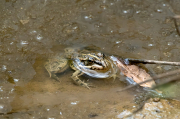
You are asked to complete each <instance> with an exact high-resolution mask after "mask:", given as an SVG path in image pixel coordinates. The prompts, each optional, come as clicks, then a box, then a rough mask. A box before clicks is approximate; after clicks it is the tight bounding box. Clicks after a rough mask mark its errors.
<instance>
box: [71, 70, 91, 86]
mask: <svg viewBox="0 0 180 119" xmlns="http://www.w3.org/2000/svg"><path fill="white" fill-rule="evenodd" d="M83 74H84V73H83V72H81V71H80V70H77V71H75V72H74V73H73V75H72V76H71V78H72V79H73V81H74V82H75V83H76V84H77V85H81V86H83V87H85V88H88V89H90V88H89V87H92V85H89V84H88V83H85V82H84V81H81V80H80V79H79V76H81V75H83Z"/></svg>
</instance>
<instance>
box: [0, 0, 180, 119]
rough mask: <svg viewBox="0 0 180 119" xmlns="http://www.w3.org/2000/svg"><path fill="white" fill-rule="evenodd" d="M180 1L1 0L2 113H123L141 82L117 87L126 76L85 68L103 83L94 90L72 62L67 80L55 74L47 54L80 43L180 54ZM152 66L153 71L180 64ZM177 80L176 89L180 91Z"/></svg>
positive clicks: (160, 55) (148, 54)
mask: <svg viewBox="0 0 180 119" xmlns="http://www.w3.org/2000/svg"><path fill="white" fill-rule="evenodd" d="M179 5H180V2H179V1H177V0H171V1H168V0H167V1H165V0H158V1H157V0H143V1H142V0H136V1H132V0H83V1H82V0H76V1H75V0H72V1H70V0H29V1H27V0H1V1H0V9H1V10H0V16H1V19H0V26H1V27H0V57H1V58H0V67H1V73H0V82H1V83H0V113H5V114H6V113H8V114H7V115H1V116H2V118H6V117H7V118H12V119H15V118H20V119H21V118H22V119H24V118H27V119H28V118H30V119H32V118H42V119H44V118H48V119H54V118H56V119H59V118H65V119H67V118H68V119H69V118H77V119H86V118H94V119H103V118H104V119H107V118H111V119H113V118H116V115H118V114H119V113H120V112H121V111H122V110H123V109H125V108H128V107H132V106H133V105H135V104H134V103H133V98H134V94H136V90H129V91H125V92H121V93H117V92H116V91H117V90H119V89H122V88H123V87H125V86H126V85H127V84H126V83H124V82H122V81H121V80H123V79H120V80H119V78H117V79H116V80H115V82H113V83H112V80H111V79H93V78H91V77H88V76H82V77H81V78H82V79H83V78H84V79H89V82H90V83H92V84H94V85H95V86H96V88H92V89H91V90H88V89H85V88H83V87H81V86H77V85H74V84H73V82H72V80H71V79H70V76H71V74H72V73H73V71H72V70H71V69H69V70H67V71H65V72H64V73H62V74H61V75H60V79H61V82H58V81H56V80H53V79H51V78H50V77H49V75H48V72H47V71H46V70H45V68H44V67H43V64H44V61H45V60H46V59H47V58H48V56H49V55H53V54H56V53H62V52H63V49H64V48H65V47H72V46H81V47H82V46H92V47H97V48H98V49H99V50H101V51H103V52H105V53H107V54H114V55H119V56H122V57H128V58H139V59H151V60H167V61H180V55H179V54H180V52H179V46H180V37H179V36H178V35H177V33H176V30H175V27H174V23H173V21H172V20H171V19H170V17H171V16H173V15H174V14H180V8H179ZM145 67H146V68H147V69H148V70H149V72H150V73H151V74H152V75H156V74H159V73H162V72H166V71H170V70H173V69H176V68H179V67H175V66H162V65H145ZM121 78H124V79H125V77H121ZM173 87H177V88H178V87H179V84H176V85H173ZM177 88H176V89H174V90H171V91H172V92H173V94H174V93H175V94H176V95H175V96H174V95H173V97H174V98H176V99H180V95H177ZM115 105H116V106H115ZM117 105H119V106H118V107H117ZM121 105H122V106H121Z"/></svg>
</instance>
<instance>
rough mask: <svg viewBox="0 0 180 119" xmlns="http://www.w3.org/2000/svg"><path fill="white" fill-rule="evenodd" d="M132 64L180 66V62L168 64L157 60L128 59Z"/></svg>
mask: <svg viewBox="0 0 180 119" xmlns="http://www.w3.org/2000/svg"><path fill="white" fill-rule="evenodd" d="M126 59H127V60H129V61H131V62H138V63H145V64H147V63H148V64H164V65H177V66H180V62H168V61H156V60H145V59H131V58H126Z"/></svg>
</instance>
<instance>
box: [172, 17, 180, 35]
mask: <svg viewBox="0 0 180 119" xmlns="http://www.w3.org/2000/svg"><path fill="white" fill-rule="evenodd" d="M172 18H173V20H174V25H175V27H176V31H177V33H178V35H179V36H180V32H179V28H178V24H177V19H179V18H180V15H175V16H174V17H172Z"/></svg>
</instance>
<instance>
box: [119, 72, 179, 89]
mask: <svg viewBox="0 0 180 119" xmlns="http://www.w3.org/2000/svg"><path fill="white" fill-rule="evenodd" d="M178 73H180V69H178V70H174V71H170V72H166V73H163V74H159V75H157V76H154V77H153V78H150V79H148V80H146V81H142V82H141V83H137V84H135V85H129V86H127V87H126V88H123V89H121V90H119V91H117V92H122V91H124V90H128V89H130V88H133V87H136V86H138V85H141V84H143V83H146V82H150V81H152V80H156V79H160V78H164V77H168V76H171V75H177V74H178ZM172 80H174V78H172V79H169V80H168V81H167V82H170V81H172ZM176 80H177V77H176ZM167 82H164V83H167ZM160 85H161V84H160ZM155 87H156V86H155ZM153 88H154V87H153Z"/></svg>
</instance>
